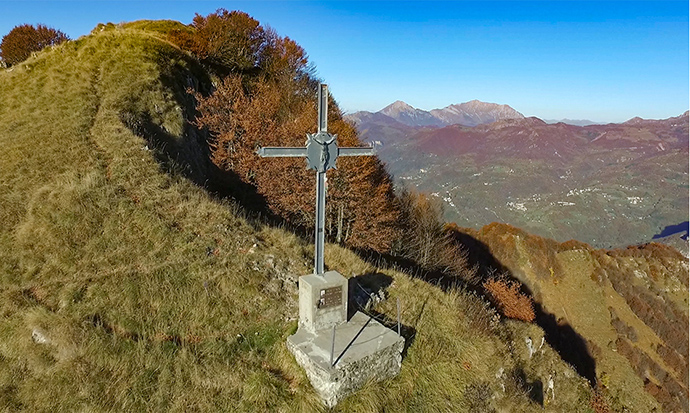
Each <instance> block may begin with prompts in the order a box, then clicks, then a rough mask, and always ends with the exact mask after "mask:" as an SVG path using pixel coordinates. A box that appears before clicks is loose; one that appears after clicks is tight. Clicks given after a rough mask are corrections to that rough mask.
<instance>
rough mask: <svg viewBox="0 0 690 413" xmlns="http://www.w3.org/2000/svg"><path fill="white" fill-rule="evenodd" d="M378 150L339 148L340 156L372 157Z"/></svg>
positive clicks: (371, 148)
mask: <svg viewBox="0 0 690 413" xmlns="http://www.w3.org/2000/svg"><path fill="white" fill-rule="evenodd" d="M372 155H376V149H374V148H373V147H370V148H338V156H372Z"/></svg>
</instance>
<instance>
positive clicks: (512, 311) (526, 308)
mask: <svg viewBox="0 0 690 413" xmlns="http://www.w3.org/2000/svg"><path fill="white" fill-rule="evenodd" d="M483 285H484V289H486V291H487V292H488V293H489V296H490V298H491V299H492V301H493V302H494V303H495V304H496V305H497V306H498V308H499V309H500V310H501V312H502V313H503V315H505V316H506V317H508V318H514V319H516V320H522V321H527V322H532V321H534V302H533V301H532V298H530V297H528V296H527V295H525V294H523V293H521V292H520V284H519V283H518V282H516V281H509V280H506V279H504V278H492V279H489V280H487V281H485V282H484V284H483Z"/></svg>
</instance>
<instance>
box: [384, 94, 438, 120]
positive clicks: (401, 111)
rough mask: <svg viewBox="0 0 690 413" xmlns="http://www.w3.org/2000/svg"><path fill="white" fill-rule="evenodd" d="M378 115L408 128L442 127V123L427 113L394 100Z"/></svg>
mask: <svg viewBox="0 0 690 413" xmlns="http://www.w3.org/2000/svg"><path fill="white" fill-rule="evenodd" d="M378 113H382V114H384V115H387V116H390V117H391V118H393V119H395V120H397V121H398V122H402V123H404V124H406V125H408V126H443V123H442V122H440V121H439V120H438V119H436V118H435V117H433V116H432V115H431V114H430V113H429V112H427V111H425V110H422V109H417V108H414V107H412V106H410V105H408V104H407V103H405V102H403V101H402V100H396V101H395V102H393V103H391V104H390V105H388V106H386V107H385V108H383V109H381V110H380V111H379V112H378Z"/></svg>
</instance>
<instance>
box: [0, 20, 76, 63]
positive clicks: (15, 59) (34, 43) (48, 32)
mask: <svg viewBox="0 0 690 413" xmlns="http://www.w3.org/2000/svg"><path fill="white" fill-rule="evenodd" d="M66 40H69V37H67V35H66V34H65V33H63V32H61V31H60V30H55V29H53V28H51V27H47V26H44V25H42V24H39V25H38V26H37V27H34V26H32V25H30V24H22V25H21V26H16V27H15V28H13V29H12V30H10V32H9V33H7V35H5V37H3V38H2V43H0V57H2V60H3V61H5V63H6V64H7V65H8V66H12V65H16V64H17V63H21V62H23V61H24V60H26V59H28V58H29V56H31V53H33V52H38V51H40V50H42V49H43V48H44V47H46V46H52V45H56V44H60V43H62V42H64V41H66Z"/></svg>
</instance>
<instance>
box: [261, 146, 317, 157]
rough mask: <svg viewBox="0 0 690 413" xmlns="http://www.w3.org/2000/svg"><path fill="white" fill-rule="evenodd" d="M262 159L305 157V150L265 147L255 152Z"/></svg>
mask: <svg viewBox="0 0 690 413" xmlns="http://www.w3.org/2000/svg"><path fill="white" fill-rule="evenodd" d="M256 153H257V154H259V156H261V157H262V158H287V157H296V156H307V148H305V147H303V146H297V147H274V146H266V147H263V148H259V150H258V151H256Z"/></svg>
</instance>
